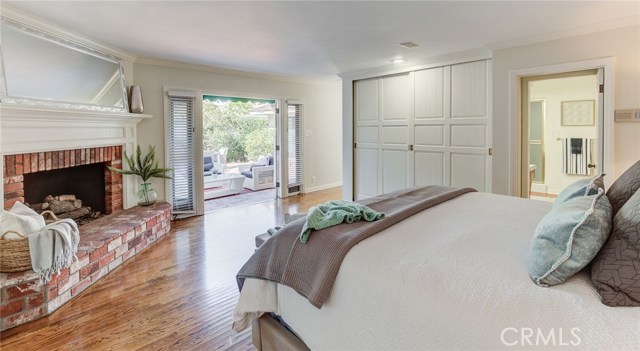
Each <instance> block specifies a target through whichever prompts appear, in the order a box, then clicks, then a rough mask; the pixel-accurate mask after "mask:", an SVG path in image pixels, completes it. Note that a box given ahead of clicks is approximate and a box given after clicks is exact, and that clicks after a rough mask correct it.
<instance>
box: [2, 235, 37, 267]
mask: <svg viewBox="0 0 640 351" xmlns="http://www.w3.org/2000/svg"><path fill="white" fill-rule="evenodd" d="M9 233H13V234H17V235H18V236H20V239H5V238H4V236H5V235H7V234H9ZM30 269H31V255H30V254H29V239H28V238H27V236H26V235H24V234H21V233H18V232H16V231H13V230H8V231H6V232H4V233H2V236H0V272H5V273H8V272H23V271H28V270H30Z"/></svg>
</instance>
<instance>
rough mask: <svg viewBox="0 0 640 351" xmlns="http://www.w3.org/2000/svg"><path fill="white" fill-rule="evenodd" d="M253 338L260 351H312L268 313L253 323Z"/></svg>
mask: <svg viewBox="0 0 640 351" xmlns="http://www.w3.org/2000/svg"><path fill="white" fill-rule="evenodd" d="M251 328H252V330H251V336H252V341H253V345H254V346H255V347H256V348H257V349H258V350H259V351H283V350H292V351H293V350H295V351H298V350H300V351H302V350H305V351H306V350H310V349H309V348H308V347H307V345H305V344H304V342H302V340H300V339H299V338H298V337H297V336H295V335H294V334H293V333H292V332H291V331H289V329H287V328H286V327H284V326H283V325H282V324H280V322H278V321H277V320H275V319H274V318H273V317H272V316H271V315H270V314H268V313H266V314H264V315H262V317H260V318H258V319H257V320H255V321H254V322H253V325H252V327H251Z"/></svg>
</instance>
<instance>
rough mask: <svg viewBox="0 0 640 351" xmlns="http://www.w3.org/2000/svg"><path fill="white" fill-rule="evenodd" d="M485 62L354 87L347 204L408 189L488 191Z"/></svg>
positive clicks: (488, 159)
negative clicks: (351, 190) (351, 187)
mask: <svg viewBox="0 0 640 351" xmlns="http://www.w3.org/2000/svg"><path fill="white" fill-rule="evenodd" d="M489 75H490V65H489V63H488V61H477V62H470V63H463V64H457V65H453V66H444V67H436V68H430V69H425V70H420V71H415V72H411V73H405V74H399V75H393V76H386V77H381V78H374V79H367V80H361V81H357V82H356V83H355V87H354V89H355V91H354V94H355V95H354V97H355V104H354V106H355V140H356V144H357V147H356V149H355V165H354V167H355V178H354V179H355V198H356V199H362V198H365V197H370V196H375V195H378V194H381V193H388V192H391V191H394V190H398V189H402V188H406V187H410V186H414V185H417V186H419V185H449V186H469V187H473V188H476V189H477V190H479V191H486V192H489V191H491V177H490V175H491V157H490V156H489V154H488V151H489V147H490V145H491V128H490V122H491V119H490V115H491V111H490V104H489V99H490V96H489V86H488V84H489V83H488V82H489V80H488V77H489Z"/></svg>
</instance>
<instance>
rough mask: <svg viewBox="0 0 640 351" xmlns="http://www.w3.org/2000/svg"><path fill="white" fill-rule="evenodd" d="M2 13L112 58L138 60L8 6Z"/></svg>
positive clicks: (4, 15) (1, 6) (0, 9)
mask: <svg viewBox="0 0 640 351" xmlns="http://www.w3.org/2000/svg"><path fill="white" fill-rule="evenodd" d="M0 11H1V14H2V16H3V17H7V18H10V19H12V20H15V21H18V22H22V23H24V24H26V25H29V26H32V27H35V28H38V29H40V30H42V31H44V32H48V33H50V34H53V35H55V36H58V37H61V38H64V39H66V40H69V41H72V42H75V43H78V44H80V45H83V46H88V47H90V48H92V49H94V50H97V51H101V52H104V53H107V54H109V55H112V56H116V57H118V58H121V59H122V60H124V61H129V62H133V61H135V59H136V56H135V55H133V54H130V53H128V52H126V51H122V50H120V49H117V48H114V47H112V46H109V45H107V44H105V43H102V42H100V41H97V40H94V39H91V38H89V37H86V36H84V35H81V34H78V33H76V32H73V31H71V30H68V29H65V28H63V27H61V26H60V25H57V24H54V23H52V22H49V21H46V20H44V19H42V18H40V17H36V16H34V15H32V14H30V13H27V12H24V11H20V10H18V9H15V8H13V7H11V6H8V5H6V4H0Z"/></svg>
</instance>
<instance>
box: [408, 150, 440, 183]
mask: <svg viewBox="0 0 640 351" xmlns="http://www.w3.org/2000/svg"><path fill="white" fill-rule="evenodd" d="M414 157H415V175H414V179H415V185H416V186H423V185H444V153H442V152H427V151H416V152H415V156H414Z"/></svg>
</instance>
